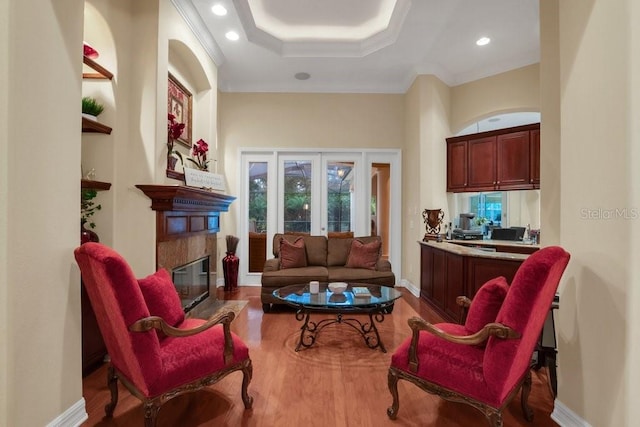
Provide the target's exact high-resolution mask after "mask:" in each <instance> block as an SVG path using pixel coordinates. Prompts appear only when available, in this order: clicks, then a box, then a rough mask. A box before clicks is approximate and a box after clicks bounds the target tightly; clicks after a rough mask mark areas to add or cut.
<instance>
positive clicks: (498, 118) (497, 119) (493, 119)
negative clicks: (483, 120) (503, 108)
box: [487, 117, 500, 123]
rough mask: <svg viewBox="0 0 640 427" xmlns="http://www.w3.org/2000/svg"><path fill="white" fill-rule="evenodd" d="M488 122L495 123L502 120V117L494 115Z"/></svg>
mask: <svg viewBox="0 0 640 427" xmlns="http://www.w3.org/2000/svg"><path fill="white" fill-rule="evenodd" d="M487 121H488V122H491V123H495V122H499V121H500V117H492V118H490V119H489V120H487Z"/></svg>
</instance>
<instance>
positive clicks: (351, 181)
mask: <svg viewBox="0 0 640 427" xmlns="http://www.w3.org/2000/svg"><path fill="white" fill-rule="evenodd" d="M390 151H392V155H389V153H386V152H385V153H380V152H377V151H373V152H368V151H364V152H363V151H357V152H352V151H340V152H336V151H331V152H329V151H327V152H323V151H321V150H314V151H313V152H312V151H308V152H305V151H302V152H301V151H288V150H278V151H273V152H269V153H265V152H264V151H262V152H261V153H258V152H251V151H244V152H242V153H241V156H240V157H241V168H240V173H241V176H240V180H239V182H240V187H241V188H240V191H239V197H238V198H239V202H240V203H239V205H240V209H239V218H238V232H239V233H240V237H241V238H240V247H239V254H240V259H241V260H243V259H244V260H246V261H244V262H243V261H241V263H240V283H242V284H259V283H260V274H261V273H262V267H263V265H264V261H265V259H267V258H271V257H272V256H273V255H272V242H273V236H274V234H275V233H282V232H290V233H305V234H312V235H329V236H331V235H333V234H334V233H349V234H351V235H353V236H365V235H370V234H380V235H381V236H382V238H383V255H384V256H387V257H389V258H390V259H392V258H393V257H391V256H390V253H391V252H392V251H393V252H397V253H398V257H397V261H398V262H396V263H393V262H392V265H393V264H397V269H398V270H396V269H395V268H394V271H398V272H399V268H400V262H399V261H400V257H399V251H400V243H399V238H400V232H401V230H400V228H398V229H397V230H396V232H395V234H392V233H391V228H396V227H395V225H392V224H398V225H399V224H400V212H399V206H400V203H399V197H400V187H399V185H400V176H401V175H400V153H399V150H390ZM390 171H393V172H394V173H395V174H394V175H393V179H394V185H397V189H396V191H393V192H392V191H391V188H392V187H391V185H390V182H391V178H392V176H391V174H390ZM381 176H382V178H380V177H381ZM392 194H395V196H394V198H395V199H397V200H394V201H393V202H394V203H396V204H395V207H392V206H394V204H393V203H391V202H392V200H391V195H392ZM393 216H395V217H394V218H393V220H394V221H391V219H392V217H393ZM394 235H395V236H397V239H398V242H397V243H394V242H393V239H392V236H394ZM243 236H247V238H242V237H243ZM394 267H395V266H394Z"/></svg>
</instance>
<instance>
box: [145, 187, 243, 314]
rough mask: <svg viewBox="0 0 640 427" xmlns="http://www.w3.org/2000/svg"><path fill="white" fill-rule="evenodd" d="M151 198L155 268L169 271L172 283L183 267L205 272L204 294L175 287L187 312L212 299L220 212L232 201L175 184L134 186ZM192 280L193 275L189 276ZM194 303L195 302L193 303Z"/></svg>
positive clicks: (193, 272) (230, 197)
mask: <svg viewBox="0 0 640 427" xmlns="http://www.w3.org/2000/svg"><path fill="white" fill-rule="evenodd" d="M136 187H138V188H139V189H140V190H142V191H143V192H144V194H145V195H146V196H147V197H149V198H150V199H151V209H153V210H154V211H156V268H166V269H167V270H168V271H170V272H172V273H173V274H172V275H173V276H174V277H173V279H174V283H176V280H180V279H179V278H180V277H181V276H179V275H176V274H175V273H174V272H175V271H176V270H177V271H181V269H183V268H190V269H194V270H193V271H192V273H190V274H192V275H193V274H195V271H197V269H200V270H201V271H202V270H206V271H208V274H206V278H207V285H206V287H207V290H208V292H207V293H208V295H206V296H205V295H204V293H200V294H199V295H193V294H191V292H192V291H195V289H200V290H202V287H203V286H204V285H202V284H200V285H199V287H193V288H191V289H189V295H186V293H187V288H185V287H184V285H180V286H178V284H177V283H176V286H177V290H178V293H179V294H180V292H182V293H183V294H185V295H184V297H185V298H184V299H183V295H181V297H180V298H181V299H183V307H185V309H187V311H188V309H191V308H193V307H195V305H196V304H198V303H199V302H201V301H203V300H205V299H207V298H209V299H210V298H215V292H210V286H211V283H216V280H217V262H216V260H217V254H218V251H217V238H218V237H217V233H218V232H219V231H220V212H227V211H228V210H229V205H230V204H231V202H233V201H234V200H235V197H233V196H227V195H224V194H219V193H213V192H211V191H207V190H201V189H197V188H192V187H186V186H183V185H181V186H179V185H136ZM192 277H194V276H192ZM196 300H197V301H196Z"/></svg>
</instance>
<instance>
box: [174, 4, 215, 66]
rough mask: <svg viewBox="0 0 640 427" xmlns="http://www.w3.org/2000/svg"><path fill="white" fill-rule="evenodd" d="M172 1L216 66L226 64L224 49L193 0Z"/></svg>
mask: <svg viewBox="0 0 640 427" xmlns="http://www.w3.org/2000/svg"><path fill="white" fill-rule="evenodd" d="M171 3H172V4H173V6H174V7H175V8H176V10H177V11H178V13H179V14H180V16H182V19H184V21H185V23H186V24H187V26H188V27H189V29H190V30H191V32H192V33H193V35H194V36H195V37H196V38H197V39H198V41H199V42H200V44H201V45H202V47H203V49H204V50H205V51H206V52H207V54H208V55H209V57H210V58H211V59H212V60H213V62H214V63H215V64H216V66H218V67H219V66H221V65H222V64H224V61H225V57H224V54H223V53H222V49H220V46H218V43H216V41H215V39H214V38H213V36H212V35H211V33H210V32H209V29H208V28H207V25H206V24H205V23H204V21H203V20H202V18H201V17H200V14H199V13H198V10H197V9H196V7H195V6H194V5H193V2H192V1H191V0H171Z"/></svg>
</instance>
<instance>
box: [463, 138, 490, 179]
mask: <svg viewBox="0 0 640 427" xmlns="http://www.w3.org/2000/svg"><path fill="white" fill-rule="evenodd" d="M468 150H469V168H468V169H469V171H468V178H469V181H468V185H467V188H468V189H472V188H473V189H476V190H493V189H494V187H495V185H496V137H495V136H489V137H486V138H480V139H472V140H469V147H468Z"/></svg>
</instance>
